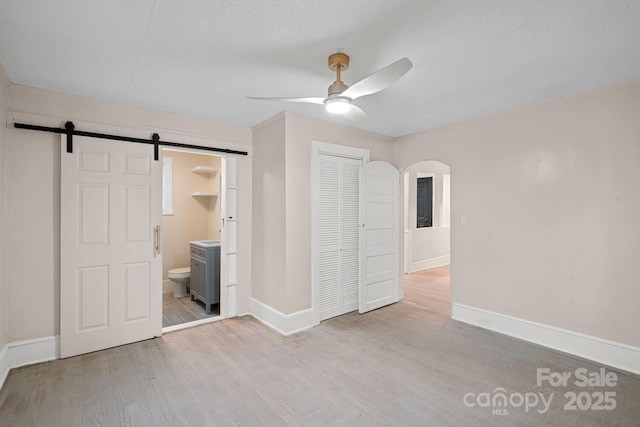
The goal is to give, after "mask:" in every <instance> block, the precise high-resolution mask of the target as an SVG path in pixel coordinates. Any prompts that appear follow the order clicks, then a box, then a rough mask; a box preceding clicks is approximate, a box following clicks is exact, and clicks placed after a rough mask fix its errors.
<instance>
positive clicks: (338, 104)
mask: <svg viewBox="0 0 640 427" xmlns="http://www.w3.org/2000/svg"><path fill="white" fill-rule="evenodd" d="M324 105H325V108H326V109H327V111H328V112H329V113H331V114H344V113H346V112H347V111H349V110H351V100H350V99H349V98H345V97H341V96H336V97H334V98H327V99H326V100H325V101H324Z"/></svg>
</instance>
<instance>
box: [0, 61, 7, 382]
mask: <svg viewBox="0 0 640 427" xmlns="http://www.w3.org/2000/svg"><path fill="white" fill-rule="evenodd" d="M8 89H9V80H8V79H7V76H6V75H5V73H4V70H3V69H2V67H1V66H0V350H1V349H2V348H4V345H5V344H6V343H7V321H8V306H7V270H6V264H5V261H6V256H7V246H6V243H7V236H6V230H5V209H6V203H5V185H6V177H5V173H6V163H5V158H6V154H5V151H6V138H7V128H6V126H5V123H6V121H7V105H8V104H9V102H8V99H9V94H8ZM1 370H2V367H0V375H1Z"/></svg>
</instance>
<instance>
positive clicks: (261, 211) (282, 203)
mask: <svg viewBox="0 0 640 427" xmlns="http://www.w3.org/2000/svg"><path fill="white" fill-rule="evenodd" d="M285 142H286V141H285V115H284V114H279V115H277V116H275V117H273V118H271V119H269V120H267V121H265V122H263V123H260V124H259V125H257V126H255V127H254V128H253V213H252V220H253V227H252V229H253V236H252V237H253V242H252V251H253V254H254V256H253V257H252V266H251V269H252V272H253V280H252V294H251V296H252V297H253V298H255V299H257V300H258V301H262V302H265V303H268V304H269V305H270V306H271V307H273V308H275V309H277V310H280V311H283V310H285V309H286V306H287V301H286V298H282V296H283V295H285V292H286V285H287V282H286V264H287V262H286V259H285V255H286V246H285V240H286V222H287V217H286V214H285V209H286V192H285V180H286V174H285V166H286V164H285V162H284V158H285ZM267 301H268V302H267Z"/></svg>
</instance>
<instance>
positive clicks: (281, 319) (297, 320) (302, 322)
mask: <svg viewBox="0 0 640 427" xmlns="http://www.w3.org/2000/svg"><path fill="white" fill-rule="evenodd" d="M251 315H252V316H253V317H255V318H256V319H258V320H259V321H260V322H262V323H264V324H265V325H267V326H269V327H270V328H272V329H275V330H276V331H278V333H280V334H282V335H284V336H288V335H292V334H295V333H297V332H301V331H304V330H305V329H309V328H311V327H313V309H312V308H308V309H306V310H301V311H296V312H295V313H291V314H284V313H282V312H280V311H278V310H276V309H275V308H273V307H271V306H269V305H267V304H265V303H263V302H261V301H258V300H256V299H253V298H251Z"/></svg>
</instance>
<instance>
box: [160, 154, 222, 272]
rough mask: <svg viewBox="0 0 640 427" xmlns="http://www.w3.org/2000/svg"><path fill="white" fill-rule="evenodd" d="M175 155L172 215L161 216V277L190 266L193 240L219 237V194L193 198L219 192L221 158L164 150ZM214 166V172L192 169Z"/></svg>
mask: <svg viewBox="0 0 640 427" xmlns="http://www.w3.org/2000/svg"><path fill="white" fill-rule="evenodd" d="M163 155H164V157H171V158H173V215H163V216H162V247H163V249H162V277H163V278H164V279H166V278H167V272H168V271H169V270H171V269H173V268H180V267H189V265H190V253H189V241H191V240H219V239H220V196H218V197H202V196H198V197H194V196H192V193H193V192H194V191H212V192H217V193H219V194H220V157H216V156H207V155H203V154H194V153H185V152H178V151H169V150H164V153H163ZM196 166H211V167H214V168H216V169H218V172H217V173H215V174H202V173H195V172H192V169H193V168H194V167H196Z"/></svg>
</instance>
